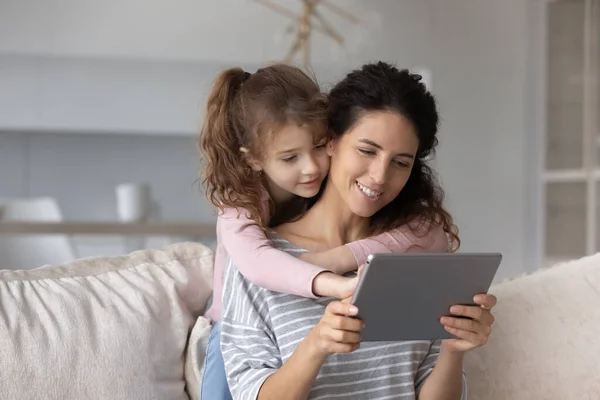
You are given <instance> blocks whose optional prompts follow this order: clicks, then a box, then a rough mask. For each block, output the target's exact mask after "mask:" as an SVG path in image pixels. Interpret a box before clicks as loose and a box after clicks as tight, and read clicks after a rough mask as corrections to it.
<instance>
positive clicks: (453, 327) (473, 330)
mask: <svg viewBox="0 0 600 400" xmlns="http://www.w3.org/2000/svg"><path fill="white" fill-rule="evenodd" d="M475 302H476V303H477V304H478V305H476V306H465V305H455V306H452V307H451V308H450V312H451V313H452V315H456V317H448V316H444V317H442V318H441V319H440V322H441V323H442V325H443V326H444V329H445V330H446V331H447V332H449V333H451V334H452V335H454V336H455V337H456V339H448V340H445V344H446V347H449V349H450V350H454V351H461V352H464V351H468V350H471V349H474V348H476V347H480V346H483V345H485V344H486V343H487V341H488V338H489V336H490V334H491V333H492V325H493V323H494V316H493V315H492V313H491V312H490V310H489V309H488V308H487V307H489V308H492V307H493V306H494V305H495V304H496V302H497V299H496V297H495V296H494V295H489V294H483V295H477V296H475ZM484 307H485V308H484Z"/></svg>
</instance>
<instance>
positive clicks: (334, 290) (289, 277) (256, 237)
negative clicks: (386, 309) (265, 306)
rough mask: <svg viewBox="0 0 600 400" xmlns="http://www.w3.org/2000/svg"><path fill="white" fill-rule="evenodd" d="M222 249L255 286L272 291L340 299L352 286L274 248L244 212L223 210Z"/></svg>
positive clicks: (347, 281) (341, 278) (329, 273)
mask: <svg viewBox="0 0 600 400" xmlns="http://www.w3.org/2000/svg"><path fill="white" fill-rule="evenodd" d="M217 229H218V230H219V237H220V240H221V243H222V245H223V247H225V249H226V250H227V254H228V255H229V257H230V258H231V259H232V260H233V262H234V264H235V265H236V266H237V267H238V269H239V270H240V272H241V273H242V274H243V275H244V276H245V277H246V278H247V279H248V280H250V281H251V282H252V283H254V284H255V285H258V286H261V287H263V288H265V289H268V290H272V291H274V292H280V293H287V294H293V295H296V296H302V297H310V298H314V297H316V296H332V297H338V298H339V297H341V296H343V295H346V294H347V292H348V286H351V285H352V282H351V279H350V278H345V277H342V276H339V275H336V274H334V273H332V272H331V271H328V270H327V269H326V268H323V267H320V266H316V265H313V264H310V263H308V262H306V261H302V260H299V259H298V258H296V257H294V256H292V255H290V254H287V253H285V252H283V251H280V250H277V249H275V248H273V244H272V242H271V240H270V239H269V238H267V236H266V235H265V232H264V231H263V230H262V229H261V228H260V227H259V226H258V225H257V224H256V223H255V222H254V221H253V220H251V219H250V218H248V215H247V213H246V211H245V210H243V209H241V210H240V211H239V213H238V210H236V209H231V208H228V209H225V210H224V211H223V213H222V214H221V215H220V216H219V219H218V221H217Z"/></svg>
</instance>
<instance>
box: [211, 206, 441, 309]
mask: <svg viewBox="0 0 600 400" xmlns="http://www.w3.org/2000/svg"><path fill="white" fill-rule="evenodd" d="M263 200H264V202H265V207H264V209H265V210H266V209H267V202H268V201H269V198H268V195H267V196H265V197H264V199H263ZM420 231H421V232H420ZM347 246H348V247H349V248H350V249H351V250H352V253H353V254H354V257H355V258H356V265H357V267H358V266H359V265H362V264H364V263H365V262H366V261H367V257H368V256H369V254H375V253H403V252H406V251H409V250H411V249H412V248H415V247H417V248H419V250H420V251H429V252H445V251H446V250H447V248H448V239H447V237H446V234H445V232H444V231H443V229H442V228H441V226H435V227H432V229H429V227H428V226H426V225H423V227H421V228H420V229H418V230H414V229H412V230H411V229H410V227H409V226H408V225H404V226H402V227H400V228H398V229H394V230H392V231H389V232H385V233H382V234H380V235H378V236H374V237H371V238H368V239H363V240H358V241H355V242H352V243H349V244H347ZM227 257H231V259H232V260H233V261H234V262H235V265H236V266H237V268H238V269H239V270H240V272H241V273H242V274H243V275H244V276H245V277H246V278H247V279H248V280H250V281H251V282H252V283H254V284H255V285H258V286H261V287H264V288H265V289H268V290H272V291H276V292H281V293H288V294H293V295H296V296H302V297H312V298H314V297H315V295H314V293H313V292H312V286H313V285H312V283H313V279H314V278H315V277H316V276H317V275H318V274H320V273H321V272H324V271H327V270H326V269H324V268H321V267H318V266H316V265H313V264H310V263H307V262H305V261H302V260H300V259H298V258H296V257H294V256H292V255H290V254H288V253H285V252H283V251H280V250H276V249H275V248H273V245H272V243H271V241H270V240H269V239H268V238H267V237H266V235H265V233H264V231H263V230H262V229H261V228H260V227H259V226H258V225H257V224H256V223H255V222H254V221H253V220H251V219H250V218H249V217H248V215H247V213H246V212H245V210H239V212H238V210H237V209H233V208H228V209H225V210H223V212H222V214H221V215H220V216H219V218H218V219H217V249H216V252H215V266H214V278H213V303H212V305H211V307H210V309H209V310H208V311H207V313H206V316H207V317H208V318H210V319H211V320H212V321H218V320H219V319H220V318H221V304H222V295H223V276H224V273H225V266H226V263H227Z"/></svg>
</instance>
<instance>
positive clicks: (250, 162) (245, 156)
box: [240, 147, 262, 172]
mask: <svg viewBox="0 0 600 400" xmlns="http://www.w3.org/2000/svg"><path fill="white" fill-rule="evenodd" d="M240 153H242V159H243V160H244V161H246V162H247V163H248V165H249V166H250V168H252V170H253V171H256V172H260V171H262V166H261V165H260V163H259V162H258V160H256V159H255V158H254V157H252V156H250V154H249V153H248V149H247V148H245V147H240Z"/></svg>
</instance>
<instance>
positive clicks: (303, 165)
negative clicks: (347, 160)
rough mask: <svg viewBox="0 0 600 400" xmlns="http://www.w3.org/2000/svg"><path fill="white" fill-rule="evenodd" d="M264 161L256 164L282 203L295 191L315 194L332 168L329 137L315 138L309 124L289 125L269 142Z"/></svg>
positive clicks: (303, 193) (304, 195) (308, 194)
mask: <svg viewBox="0 0 600 400" xmlns="http://www.w3.org/2000/svg"><path fill="white" fill-rule="evenodd" d="M266 146H267V149H266V151H265V152H264V153H265V157H264V161H262V162H259V163H255V168H257V169H259V170H262V171H263V172H264V174H265V178H266V182H267V187H268V190H269V192H270V194H271V197H272V198H273V200H274V201H275V202H276V203H278V202H281V201H285V200H287V199H289V198H291V197H292V196H293V195H296V196H300V197H306V198H310V197H313V196H315V195H316V194H317V193H318V192H319V189H320V188H321V184H322V183H323V180H324V179H325V177H326V176H327V172H328V171H329V156H328V155H327V152H326V151H325V146H326V139H325V137H323V138H322V139H321V140H320V141H318V142H315V134H314V130H313V129H311V128H310V127H308V126H304V125H302V126H299V125H295V124H289V125H286V126H285V127H284V128H283V129H281V130H279V131H278V132H277V133H276V134H275V136H274V138H273V140H272V141H270V142H267V144H266Z"/></svg>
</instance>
